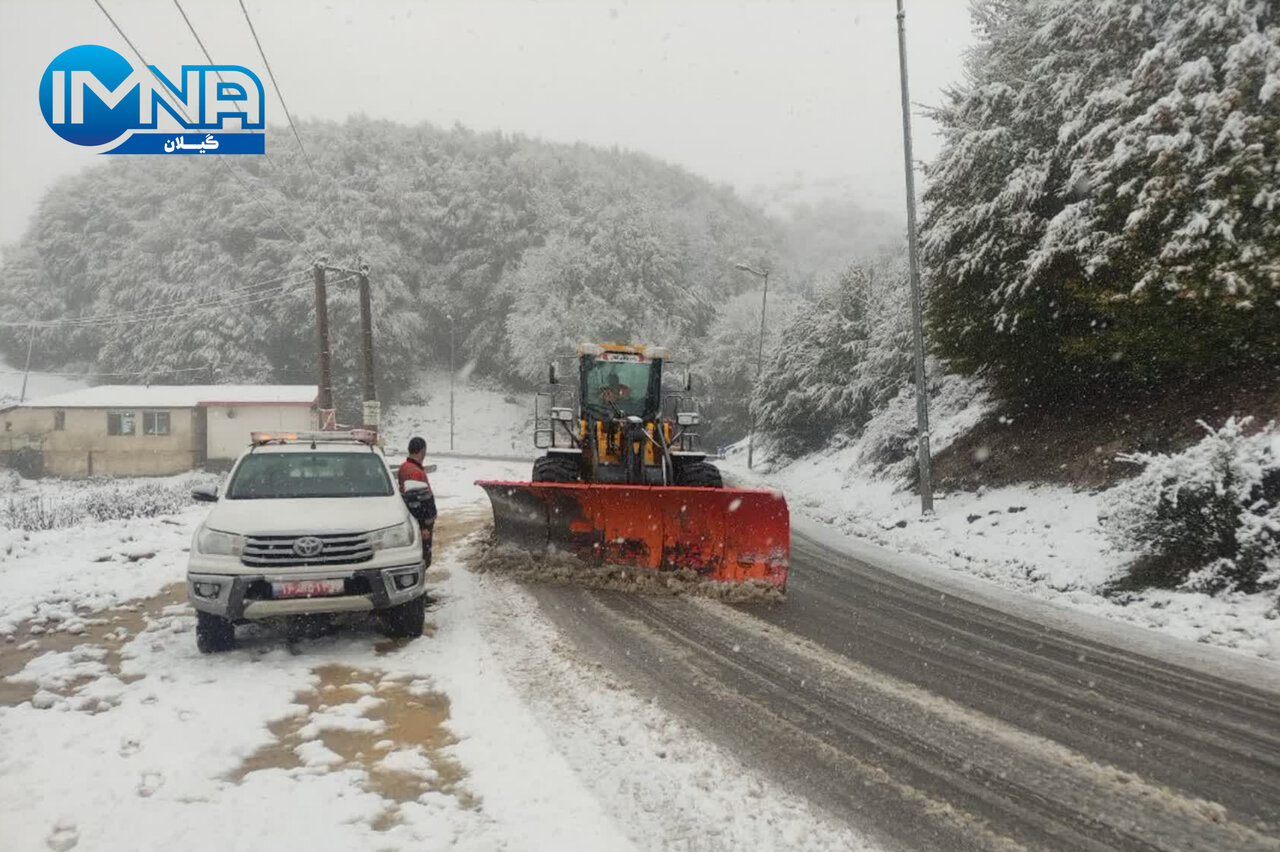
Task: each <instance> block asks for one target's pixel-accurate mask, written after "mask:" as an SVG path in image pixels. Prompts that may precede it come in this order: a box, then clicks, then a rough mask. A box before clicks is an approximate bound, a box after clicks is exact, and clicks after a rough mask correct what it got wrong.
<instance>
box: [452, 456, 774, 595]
mask: <svg viewBox="0 0 1280 852" xmlns="http://www.w3.org/2000/svg"><path fill="white" fill-rule="evenodd" d="M476 485H479V486H480V487H481V488H483V489H484V490H485V492H486V493H487V494H488V495H489V502H490V503H492V504H493V528H494V533H495V534H496V535H497V537H498V538H499V539H501V540H504V541H510V542H514V543H516V544H519V545H521V546H523V547H527V548H530V549H533V550H541V549H543V548H546V547H547V546H548V545H553V546H555V547H557V548H559V549H560V550H563V551H566V552H569V553H573V554H575V555H576V556H578V557H579V558H581V559H585V560H588V561H590V562H607V563H611V564H621V565H635V566H638V567H641V568H647V569H650V570H654V571H677V570H681V569H686V568H687V569H692V570H693V571H696V572H697V573H698V574H700V575H702V576H703V577H704V578H706V579H708V580H712V581H716V582H724V583H742V582H749V581H763V582H765V583H768V584H769V585H771V586H773V587H775V588H777V589H778V590H779V591H785V590H786V585H787V571H788V568H789V563H790V558H791V516H790V513H789V512H788V510H787V501H786V499H785V498H784V497H783V496H782V494H781V493H779V492H777V491H768V490H763V489H754V488H691V487H683V486H666V485H663V486H659V485H598V484H580V483H552V482H501V481H495V480H482V481H478V482H476Z"/></svg>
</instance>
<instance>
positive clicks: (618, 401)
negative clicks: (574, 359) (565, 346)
mask: <svg viewBox="0 0 1280 852" xmlns="http://www.w3.org/2000/svg"><path fill="white" fill-rule="evenodd" d="M578 356H579V371H578V372H579V376H580V388H579V399H580V400H581V402H582V408H583V412H584V413H585V414H587V415H589V416H591V417H595V418H599V419H603V420H613V419H617V418H621V417H639V418H640V419H642V420H645V421H650V420H654V419H656V418H657V417H658V416H659V414H660V413H661V408H662V361H663V359H662V357H661V356H660V355H658V356H655V355H654V354H651V353H648V352H646V351H644V349H643V348H642V347H631V346H628V347H616V348H615V347H603V346H590V345H584V346H582V347H579V352H578Z"/></svg>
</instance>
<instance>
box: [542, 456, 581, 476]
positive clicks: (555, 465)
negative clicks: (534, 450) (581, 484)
mask: <svg viewBox="0 0 1280 852" xmlns="http://www.w3.org/2000/svg"><path fill="white" fill-rule="evenodd" d="M579 478H580V477H579V476H578V460H577V459H575V458H566V457H564V456H543V457H542V458H540V459H538V460H537V461H535V462H534V463H533V481H534V482H577V481H578V480H579Z"/></svg>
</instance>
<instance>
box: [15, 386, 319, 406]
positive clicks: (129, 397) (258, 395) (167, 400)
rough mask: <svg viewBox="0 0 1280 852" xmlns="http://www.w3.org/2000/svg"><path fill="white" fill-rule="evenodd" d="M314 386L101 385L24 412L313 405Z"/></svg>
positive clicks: (33, 401)
mask: <svg viewBox="0 0 1280 852" xmlns="http://www.w3.org/2000/svg"><path fill="white" fill-rule="evenodd" d="M319 393H320V392H319V389H318V388H317V387H316V386H315V385H98V386H97V387H92V388H83V389H81V390H74V391H68V392H66V393H59V394H54V395H53V396H46V397H42V398H40V399H31V400H27V401H26V402H25V403H23V404H22V405H21V406H18V407H22V408H197V407H199V406H202V405H253V404H258V405H314V404H315V401H316V397H317V396H319Z"/></svg>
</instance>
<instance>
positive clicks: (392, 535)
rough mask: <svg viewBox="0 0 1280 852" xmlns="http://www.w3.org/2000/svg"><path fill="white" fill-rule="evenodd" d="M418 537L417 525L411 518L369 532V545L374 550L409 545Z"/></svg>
mask: <svg viewBox="0 0 1280 852" xmlns="http://www.w3.org/2000/svg"><path fill="white" fill-rule="evenodd" d="M417 538H418V525H417V524H416V523H414V521H413V519H412V518H409V519H406V520H405V521H404V523H400V524H396V525H395V526H394V527H383V528H382V529H380V530H374V531H373V532H371V533H369V546H370V547H372V548H373V549H374V550H375V551H378V550H385V549H387V548H391V547H410V546H412V545H413V543H414V542H415V541H416V540H417Z"/></svg>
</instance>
